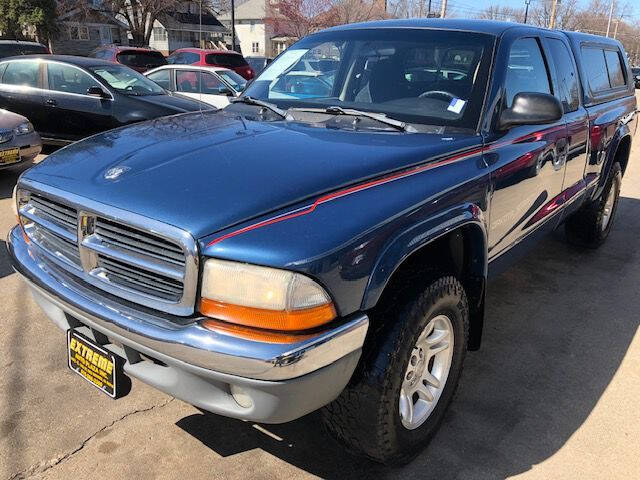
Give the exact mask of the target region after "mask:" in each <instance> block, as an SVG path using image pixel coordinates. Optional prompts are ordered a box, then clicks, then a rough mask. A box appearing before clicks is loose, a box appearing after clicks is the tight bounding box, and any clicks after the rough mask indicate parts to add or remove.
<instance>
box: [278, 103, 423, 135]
mask: <svg viewBox="0 0 640 480" xmlns="http://www.w3.org/2000/svg"><path fill="white" fill-rule="evenodd" d="M290 111H292V112H311V113H328V114H329V115H349V116H352V117H365V118H370V119H371V120H376V121H377V122H380V123H384V124H385V125H389V126H391V127H393V128H395V129H396V130H401V131H403V132H415V131H416V129H415V128H413V127H412V126H411V125H409V124H408V123H405V122H403V121H401V120H396V119H394V118H391V117H388V116H387V114H385V113H375V112H365V111H364V110H356V109H354V108H342V107H337V106H334V107H327V108H292V109H290Z"/></svg>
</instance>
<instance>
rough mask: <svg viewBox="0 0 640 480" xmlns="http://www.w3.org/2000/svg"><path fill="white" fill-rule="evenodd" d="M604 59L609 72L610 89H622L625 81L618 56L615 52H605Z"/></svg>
mask: <svg viewBox="0 0 640 480" xmlns="http://www.w3.org/2000/svg"><path fill="white" fill-rule="evenodd" d="M604 58H605V59H606V61H607V69H608V70H609V83H610V84H611V86H612V87H622V86H623V85H624V84H625V81H624V73H622V63H621V61H620V54H619V53H618V52H617V51H613V50H605V51H604Z"/></svg>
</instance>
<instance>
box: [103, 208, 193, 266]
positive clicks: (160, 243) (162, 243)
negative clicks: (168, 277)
mask: <svg viewBox="0 0 640 480" xmlns="http://www.w3.org/2000/svg"><path fill="white" fill-rule="evenodd" d="M100 230H109V231H111V232H113V233H115V234H120V235H125V236H127V237H131V238H134V239H136V240H140V241H142V242H144V243H148V244H150V245H154V246H156V247H160V248H163V249H165V250H168V251H172V252H174V253H176V254H178V255H180V258H181V259H182V260H184V253H183V251H182V248H180V247H179V246H178V245H175V244H173V243H171V242H168V241H166V240H164V239H161V238H159V237H156V236H155V235H152V234H144V235H143V234H140V233H138V232H136V231H135V230H134V229H131V228H128V229H126V228H123V226H118V225H116V224H114V223H113V222H110V221H108V220H106V219H104V218H98V219H97V222H96V231H100Z"/></svg>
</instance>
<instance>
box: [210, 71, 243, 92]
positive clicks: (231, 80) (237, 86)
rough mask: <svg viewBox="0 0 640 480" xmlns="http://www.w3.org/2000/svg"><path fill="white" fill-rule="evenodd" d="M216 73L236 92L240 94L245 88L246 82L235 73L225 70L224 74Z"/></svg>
mask: <svg viewBox="0 0 640 480" xmlns="http://www.w3.org/2000/svg"><path fill="white" fill-rule="evenodd" d="M217 73H218V75H220V76H221V77H222V79H223V80H224V81H225V82H227V83H228V84H229V85H231V86H232V87H233V89H234V90H235V91H236V92H241V91H242V90H244V87H246V86H247V81H246V80H245V79H244V78H243V77H241V76H240V75H238V74H237V73H236V72H232V71H231V70H227V71H224V72H217Z"/></svg>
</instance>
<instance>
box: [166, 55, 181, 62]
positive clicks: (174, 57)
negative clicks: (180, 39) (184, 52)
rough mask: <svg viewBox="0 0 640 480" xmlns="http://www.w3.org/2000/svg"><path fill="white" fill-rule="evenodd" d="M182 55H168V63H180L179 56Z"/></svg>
mask: <svg viewBox="0 0 640 480" xmlns="http://www.w3.org/2000/svg"><path fill="white" fill-rule="evenodd" d="M179 56H180V54H179V53H172V54H171V55H169V56H168V57H167V63H168V64H169V65H175V64H177V63H178V57H179Z"/></svg>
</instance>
